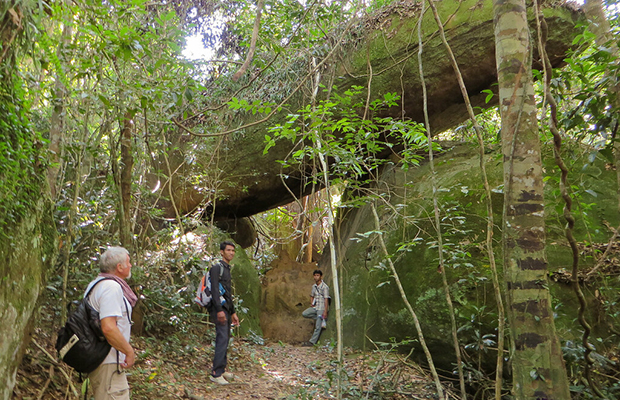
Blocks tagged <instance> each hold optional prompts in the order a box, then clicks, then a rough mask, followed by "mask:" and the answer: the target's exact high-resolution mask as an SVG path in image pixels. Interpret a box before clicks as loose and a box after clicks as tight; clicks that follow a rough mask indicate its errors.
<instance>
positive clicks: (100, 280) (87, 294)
mask: <svg viewBox="0 0 620 400" xmlns="http://www.w3.org/2000/svg"><path fill="white" fill-rule="evenodd" d="M108 280H113V279H112V278H101V279H99V280H98V281H95V283H93V286H91V287H90V289H88V292H86V294H85V295H84V298H85V299H87V298H88V296H89V295H90V292H92V291H93V289H94V288H95V286H97V285H98V284H99V282H102V281H108Z"/></svg>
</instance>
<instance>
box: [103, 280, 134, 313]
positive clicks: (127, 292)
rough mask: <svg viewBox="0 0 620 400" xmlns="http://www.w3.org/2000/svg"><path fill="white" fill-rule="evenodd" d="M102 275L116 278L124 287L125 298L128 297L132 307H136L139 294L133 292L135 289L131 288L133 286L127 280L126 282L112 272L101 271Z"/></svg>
mask: <svg viewBox="0 0 620 400" xmlns="http://www.w3.org/2000/svg"><path fill="white" fill-rule="evenodd" d="M99 276H100V277H102V278H110V279H114V280H115V281H116V282H118V283H119V284H120V285H121V287H122V288H123V296H125V298H126V299H127V301H128V302H129V304H131V307H132V308H133V307H135V306H136V303H137V302H138V296H136V294H135V293H134V292H133V290H131V288H130V287H129V284H127V282H125V280H124V279H122V278H120V277H118V276H116V275H114V274H110V273H107V272H106V273H100V274H99Z"/></svg>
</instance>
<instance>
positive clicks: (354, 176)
mask: <svg viewBox="0 0 620 400" xmlns="http://www.w3.org/2000/svg"><path fill="white" fill-rule="evenodd" d="M334 89H335V88H332V90H333V92H332V90H330V91H329V92H331V98H329V99H326V100H320V101H318V102H317V104H316V105H314V106H313V105H307V106H306V107H304V108H302V109H300V110H298V112H297V113H296V114H290V115H289V116H288V119H287V121H286V122H285V123H284V124H278V125H276V126H274V127H272V128H270V129H269V134H268V135H265V141H266V146H265V150H264V152H265V153H266V152H267V151H269V149H270V148H271V147H273V146H275V144H276V141H278V140H289V141H291V142H293V143H299V144H302V143H303V144H307V145H302V146H300V147H298V149H297V150H296V151H294V152H293V153H292V154H291V156H290V158H289V159H287V160H283V161H282V164H283V165H284V166H285V167H289V168H291V167H295V166H299V165H319V161H318V156H319V154H321V155H325V156H326V157H327V158H329V159H330V160H332V161H333V162H332V163H331V164H332V165H333V168H332V169H331V170H330V171H329V174H330V176H331V178H330V179H331V180H332V184H338V183H341V182H345V181H346V182H347V184H348V185H355V186H357V187H361V186H364V185H365V184H367V183H369V182H370V181H372V180H373V179H375V177H374V172H375V171H376V169H377V168H378V167H379V166H381V165H382V164H384V163H386V162H387V161H386V160H385V159H382V158H380V157H378V154H379V153H380V152H383V151H387V150H388V149H391V148H392V147H394V146H395V144H400V145H401V146H402V147H403V151H402V153H401V156H402V160H401V161H402V166H403V168H408V167H409V166H410V165H417V163H418V160H419V159H420V156H419V155H418V154H417V153H416V150H417V149H419V147H420V146H422V145H424V144H425V143H426V135H425V134H424V129H423V127H422V126H421V125H420V124H418V123H415V122H412V121H399V120H395V119H393V118H391V117H376V116H373V115H374V114H376V113H377V112H378V111H379V110H380V109H382V108H389V107H393V106H396V105H397V104H398V103H397V100H398V99H399V96H397V95H395V94H393V93H387V94H385V95H384V96H383V98H382V99H377V100H374V101H372V102H371V103H370V104H369V105H368V114H369V118H368V119H363V118H362V117H361V116H360V114H362V112H363V110H364V108H365V104H364V103H363V102H362V101H361V100H358V99H359V98H360V97H361V96H360V95H361V94H362V93H363V91H364V88H362V87H359V86H354V87H352V88H351V89H348V90H345V91H344V92H343V93H342V94H340V93H339V92H338V91H337V90H334ZM325 92H328V91H327V90H325ZM313 179H314V181H313V183H315V184H316V183H320V184H325V182H322V177H319V176H318V175H314V176H313Z"/></svg>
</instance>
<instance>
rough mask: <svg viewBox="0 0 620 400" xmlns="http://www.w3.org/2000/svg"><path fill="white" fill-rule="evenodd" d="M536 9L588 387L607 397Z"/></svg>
mask: <svg viewBox="0 0 620 400" xmlns="http://www.w3.org/2000/svg"><path fill="white" fill-rule="evenodd" d="M534 5H535V11H536V26H537V28H538V48H539V52H540V57H541V59H542V62H543V72H544V99H543V104H544V103H545V102H546V103H547V104H548V105H549V116H550V118H549V130H550V131H551V134H552V135H553V156H554V159H555V163H556V165H557V166H558V168H560V171H561V177H560V193H561V196H562V199H563V200H564V211H563V215H564V219H565V220H566V223H567V224H566V229H565V230H564V234H565V236H566V239H567V240H568V243H569V244H570V248H571V251H572V256H573V264H572V276H571V284H572V287H573V290H574V291H575V294H576V296H577V299H578V300H579V312H578V320H579V324H580V325H581V326H582V327H583V336H582V338H581V341H582V345H583V347H584V348H585V353H584V358H585V376H586V381H587V382H588V386H590V389H592V391H593V392H594V393H595V394H596V395H597V396H599V397H601V398H605V395H604V394H603V393H602V392H601V390H600V389H599V388H598V387H597V386H596V384H595V383H594V381H593V380H592V366H593V365H594V359H593V358H592V352H594V351H595V348H594V346H592V344H590V343H589V342H588V337H589V336H590V333H591V331H592V328H591V327H590V324H588V321H586V318H585V311H586V299H585V296H584V294H583V291H582V290H581V286H580V285H579V278H578V276H577V273H578V271H579V249H578V248H577V241H576V240H575V237H574V236H573V228H574V226H575V217H573V214H572V205H573V200H572V198H571V197H570V195H569V194H568V190H567V187H568V185H567V177H568V168H567V167H566V164H565V163H564V160H563V159H562V155H561V154H560V149H561V147H562V136H561V135H560V131H559V129H558V115H557V103H556V101H555V98H554V97H553V96H552V95H551V85H550V84H551V78H552V74H553V71H552V67H551V62H550V61H549V57H548V55H547V51H546V48H545V45H546V41H547V34H548V27H547V22H546V21H545V19H544V16H543V15H542V12H541V10H540V3H539V2H538V0H534Z"/></svg>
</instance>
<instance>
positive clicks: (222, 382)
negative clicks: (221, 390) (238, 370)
mask: <svg viewBox="0 0 620 400" xmlns="http://www.w3.org/2000/svg"><path fill="white" fill-rule="evenodd" d="M211 382H215V383H217V384H218V385H228V381H227V380H226V379H224V377H223V376H218V377H217V378H216V377H215V376H211Z"/></svg>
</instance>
